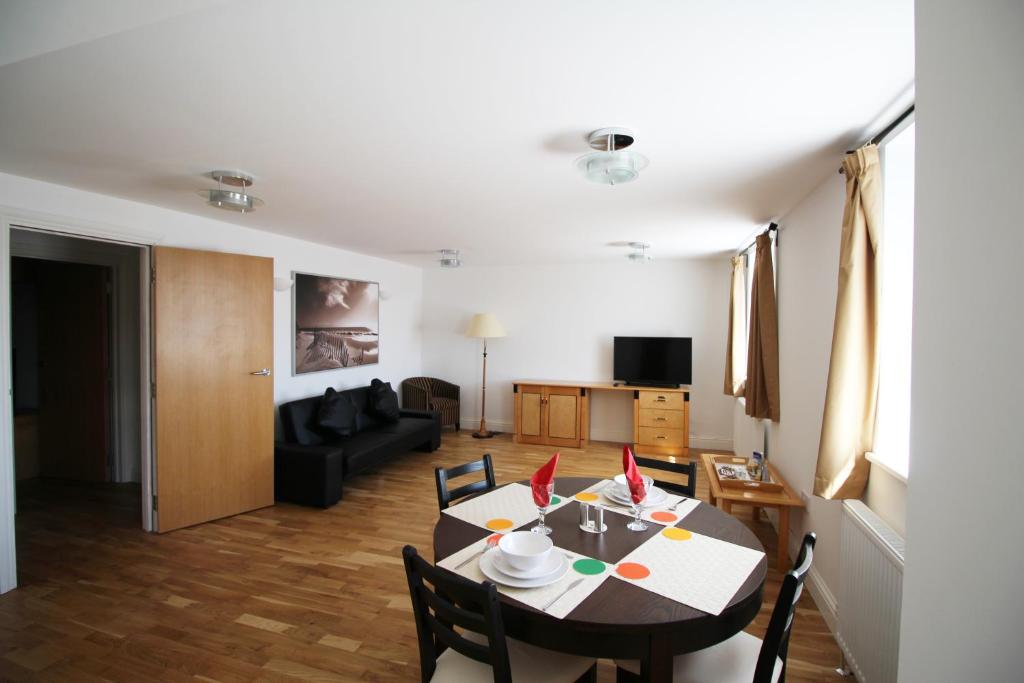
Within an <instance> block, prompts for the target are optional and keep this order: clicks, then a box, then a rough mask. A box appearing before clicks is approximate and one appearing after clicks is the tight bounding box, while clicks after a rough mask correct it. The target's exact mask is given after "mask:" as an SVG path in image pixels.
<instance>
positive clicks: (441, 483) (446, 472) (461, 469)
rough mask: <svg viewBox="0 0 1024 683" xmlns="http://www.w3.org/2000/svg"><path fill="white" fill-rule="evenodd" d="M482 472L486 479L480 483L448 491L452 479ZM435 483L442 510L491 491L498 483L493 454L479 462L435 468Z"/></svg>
mask: <svg viewBox="0 0 1024 683" xmlns="http://www.w3.org/2000/svg"><path fill="white" fill-rule="evenodd" d="M480 470H483V471H484V478H483V479H481V480H480V481H475V482H472V483H470V484H466V485H464V486H460V487H458V488H456V489H454V490H449V489H448V481H449V480H450V479H454V478H455V477H461V476H463V475H465V474H471V473H473V472H479V471H480ZM434 483H435V484H436V485H437V506H438V507H439V508H440V509H442V510H445V509H447V508H448V506H449V505H451V504H452V503H453V502H455V501H457V500H458V499H460V498H464V497H466V496H468V495H470V494H473V493H477V492H479V491H490V490H491V489H493V488H495V487H496V486H497V482H496V481H495V479H494V463H493V462H492V460H491V454H490V453H485V454H484V457H482V458H481V459H479V460H474V461H473V462H467V463H465V464H463V465H457V466H455V467H450V468H448V469H445V468H443V467H435V468H434Z"/></svg>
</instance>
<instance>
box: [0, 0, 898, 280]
mask: <svg viewBox="0 0 1024 683" xmlns="http://www.w3.org/2000/svg"><path fill="white" fill-rule="evenodd" d="M170 7H173V9H171V8H170ZM85 8H87V11H86V9H85ZM0 27H2V28H0V46H2V48H0V65H2V66H0V102H2V103H3V105H2V107H0V171H4V172H8V173H13V174H17V175H23V176H28V177H33V178H40V179H43V180H47V181H51V182H55V183H60V184H64V185H70V186H73V187H79V188H83V189H87V190H92V191H95V192H101V193H106V194H111V195H117V196H121V197H126V198H130V199H133V200H136V201H141V202H146V203H150V204H156V205H160V206H164V207H169V208H172V209H177V210H180V211H187V212H189V213H195V214H202V215H208V216H211V217H214V218H218V219H221V220H227V221H231V222H235V223H239V224H243V225H248V226H251V227H255V228H259V229H263V230H269V231H273V232H281V233H286V234H289V235H295V236H298V237H303V238H307V239H310V240H314V241H317V242H322V243H326V244H332V245H337V246H340V247H345V248H348V249H352V250H355V251H359V252H364V253H369V254H375V255H379V256H383V257H386V258H392V259H396V260H401V261H406V262H411V263H419V264H428V263H430V262H431V261H432V260H433V259H434V258H435V256H434V255H433V254H432V252H433V251H434V250H436V249H439V248H441V247H454V248H460V249H462V250H463V256H464V260H465V261H466V262H467V263H468V264H495V263H522V262H533V261H545V262H559V261H597V260H603V259H611V258H616V259H617V258H622V255H624V254H625V253H626V251H627V250H626V249H625V248H624V247H621V246H611V245H612V244H613V243H616V242H621V241H628V240H643V241H648V242H651V243H652V244H653V249H652V251H653V253H654V255H655V256H656V257H659V258H666V257H680V256H699V255H705V254H712V253H721V252H725V251H728V250H731V249H734V248H735V247H737V246H738V245H739V243H740V242H742V241H743V240H744V239H746V238H748V237H749V236H750V235H751V234H752V233H753V232H754V231H755V230H756V229H757V226H758V225H760V224H763V223H765V222H766V221H767V220H769V219H770V218H773V217H777V216H779V215H781V214H783V213H785V211H786V210H787V209H789V208H790V207H792V206H793V205H794V204H795V203H796V202H797V201H799V200H800V199H801V198H802V197H803V196H805V195H806V194H807V193H808V192H809V191H810V190H811V189H812V188H813V187H814V186H815V185H816V184H817V183H818V182H820V181H821V179H822V178H824V177H825V176H826V174H828V173H830V172H835V169H836V168H837V165H838V161H839V159H840V155H841V152H842V151H843V150H844V149H846V148H847V147H848V146H850V145H852V144H855V143H856V142H859V141H861V140H862V139H863V137H864V136H865V133H867V132H869V131H870V129H871V126H872V125H873V124H877V122H878V121H879V120H881V119H882V118H884V117H886V116H890V115H891V114H892V113H894V112H895V110H896V109H897V108H900V107H902V106H903V105H904V104H905V103H906V102H907V101H908V99H909V98H910V97H911V96H912V93H911V91H910V89H911V88H912V84H913V76H914V62H913V59H914V51H913V3H912V1H911V0H899V1H892V0H860V1H859V2H828V3H824V2H820V0H803V1H801V0H776V1H774V2H763V1H746V2H742V1H739V0H735V1H731V2H726V1H721V2H683V1H680V0H634V1H632V2H622V1H621V0H618V1H610V0H562V1H560V2H551V1H550V0H547V1H541V0H526V1H519V2H505V3H499V2H494V1H493V0H491V1H487V0H474V1H469V0H466V1H457V0H443V1H442V0H435V1H433V2H423V1H422V0H404V1H398V0H392V1H388V2H381V1H379V0H351V1H344V2H342V1H338V0H333V1H332V0H304V1H302V2H280V1H277V2H275V1H272V0H255V1H254V0H247V1H245V2H242V1H239V0H231V1H227V2H225V1H221V2H215V1H214V2H211V1H208V2H202V1H200V0H195V1H192V2H182V3H178V4H175V3H166V2H156V1H155V0H147V1H146V2H140V1H139V0H92V2H90V3H89V4H88V5H87V4H86V3H82V2H79V1H78V0H66V1H65V2H57V1H56V0H45V1H29V0H0ZM609 125H618V126H629V127H632V128H634V129H635V130H636V131H637V142H636V144H635V146H634V148H635V149H636V150H637V151H639V152H641V153H643V154H645V155H646V156H647V157H649V158H650V160H651V164H650V167H649V168H648V169H647V170H646V171H645V172H644V173H643V175H642V176H641V178H640V179H639V180H638V181H636V182H634V183H632V184H629V185H623V186H617V187H607V186H600V185H595V184H592V183H589V182H587V181H586V180H584V179H583V177H582V176H581V175H580V174H579V173H578V172H577V171H576V170H575V169H574V167H573V161H574V159H575V158H576V157H577V156H579V155H581V154H584V153H586V152H587V151H589V149H588V147H587V144H586V140H585V136H586V134H587V133H588V132H589V131H591V130H593V129H595V128H598V127H602V126H609ZM214 168H239V169H242V170H245V171H248V172H250V173H252V174H254V175H255V176H256V178H257V182H256V185H255V186H254V188H253V193H254V194H255V195H256V196H259V197H261V198H263V199H264V200H265V201H266V206H264V207H263V208H261V209H260V210H258V211H257V212H255V213H253V214H249V215H244V216H242V215H238V214H232V213H227V212H223V211H219V210H216V209H212V208H208V207H207V206H205V204H204V203H203V200H202V199H201V198H200V197H199V196H197V194H196V190H198V189H200V188H203V187H209V186H211V181H209V180H208V179H204V178H203V177H202V174H203V173H204V172H206V171H209V170H211V169H214ZM839 218H840V217H838V216H837V217H836V221H837V224H838V221H839Z"/></svg>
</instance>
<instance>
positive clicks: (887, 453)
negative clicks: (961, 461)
mask: <svg viewBox="0 0 1024 683" xmlns="http://www.w3.org/2000/svg"><path fill="white" fill-rule="evenodd" d="M882 180H883V192H884V202H885V205H884V213H883V233H882V269H881V272H882V289H881V297H882V300H881V306H880V312H879V379H878V407H877V413H876V418H875V447H874V453H871V454H870V455H869V459H870V460H871V461H872V462H875V463H878V464H880V465H882V466H883V467H884V468H885V469H888V470H890V471H891V472H893V473H894V474H896V475H897V476H899V477H901V478H903V479H906V478H907V475H908V473H909V469H910V467H909V465H910V356H911V333H912V312H913V294H914V124H913V123H911V124H910V126H908V127H907V128H905V129H903V131H901V132H900V133H899V134H898V135H897V136H896V137H894V138H892V139H890V141H889V142H888V143H887V144H886V145H885V146H884V147H883V148H882Z"/></svg>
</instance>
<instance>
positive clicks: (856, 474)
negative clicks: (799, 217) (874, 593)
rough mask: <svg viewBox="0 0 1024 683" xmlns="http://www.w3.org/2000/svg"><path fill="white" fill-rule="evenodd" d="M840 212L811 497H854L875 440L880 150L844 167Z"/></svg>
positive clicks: (850, 159)
mask: <svg viewBox="0 0 1024 683" xmlns="http://www.w3.org/2000/svg"><path fill="white" fill-rule="evenodd" d="M843 172H844V173H846V208H845V209H844V211H843V235H842V242H841V244H840V247H839V293H838V295H837V296H836V319H835V325H834V327H833V329H832V359H831V361H830V362H829V368H828V388H827V390H826V393H825V414H824V417H823V419H822V423H821V443H820V445H819V446H818V468H817V471H816V472H815V475H814V493H815V495H818V496H821V497H823V498H858V497H860V495H861V494H862V493H863V492H864V486H865V485H866V484H867V481H868V472H869V471H870V469H871V467H870V463H868V461H867V460H866V459H865V457H864V454H865V453H866V452H868V451H870V450H871V448H872V445H873V444H874V440H875V404H876V402H877V400H878V312H879V308H878V307H879V303H880V300H879V287H880V284H881V283H880V277H881V267H882V266H881V258H880V255H879V248H880V238H881V230H882V177H881V169H880V167H879V163H878V148H877V147H876V146H875V145H867V146H865V147H862V148H861V149H859V150H857V151H856V152H854V153H852V154H848V155H847V156H846V159H845V160H844V161H843Z"/></svg>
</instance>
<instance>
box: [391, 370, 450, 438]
mask: <svg viewBox="0 0 1024 683" xmlns="http://www.w3.org/2000/svg"><path fill="white" fill-rule="evenodd" d="M402 407H403V408H405V409H406V410H433V411H434V412H436V413H438V414H439V415H440V416H441V426H442V427H445V426H448V425H452V426H454V427H455V431H459V416H460V414H461V413H460V412H459V387H458V385H457V384H452V383H451V382H445V381H444V380H443V379H437V378H436V377H410V378H409V379H407V380H405V381H404V382H402Z"/></svg>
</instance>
